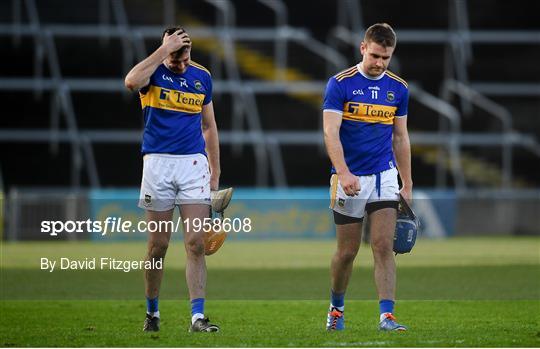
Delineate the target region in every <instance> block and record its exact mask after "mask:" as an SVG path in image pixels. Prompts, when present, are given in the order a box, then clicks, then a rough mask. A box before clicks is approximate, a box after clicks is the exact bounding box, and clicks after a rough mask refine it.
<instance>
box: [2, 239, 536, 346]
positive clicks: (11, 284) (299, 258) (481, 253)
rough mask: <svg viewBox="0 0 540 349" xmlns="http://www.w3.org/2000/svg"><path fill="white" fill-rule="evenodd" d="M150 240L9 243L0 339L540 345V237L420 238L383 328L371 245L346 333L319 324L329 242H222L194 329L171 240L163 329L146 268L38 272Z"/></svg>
mask: <svg viewBox="0 0 540 349" xmlns="http://www.w3.org/2000/svg"><path fill="white" fill-rule="evenodd" d="M144 250H145V244H144V242H133V243H111V244H105V243H91V242H51V243H3V244H2V248H1V258H2V259H1V269H0V271H1V274H0V281H1V283H0V346H2V347H11V346H17V347H21V346H60V347H63V346H70V347H72V346H75V347H79V346H80V347H82V346H99V347H101V346H105V347H123V346H130V347H161V346H164V347H172V346H174V347H190V346H194V347H245V346H252V347H288V346H294V347H342V346H344V347H402V346H413V347H419V346H421V347H432V346H434V347H440V346H451V347H456V346H457V347H477V346H482V347H500V346H504V347H516V346H520V347H523V346H525V347H538V346H540V327H539V322H540V256H539V253H540V239H538V238H474V239H473V238H460V239H449V240H438V241H432V240H420V241H419V242H418V244H417V246H416V247H415V250H414V252H413V254H411V255H401V256H398V257H397V264H398V294H397V298H398V302H397V306H396V315H397V316H398V319H399V320H400V322H402V323H404V324H406V325H408V326H409V328H410V331H408V332H406V333H379V332H378V331H377V318H378V305H377V302H376V301H375V298H376V293H375V287H374V284H373V277H372V267H371V266H372V261H371V259H372V258H371V251H370V250H369V249H368V248H366V247H363V248H362V249H361V251H360V253H359V256H358V257H357V260H356V265H355V269H354V273H353V276H352V279H351V284H350V287H349V290H348V294H347V297H346V312H345V314H346V315H345V316H346V326H347V329H346V331H343V332H340V333H327V332H326V331H325V330H324V324H325V317H326V310H327V306H328V293H329V270H328V269H329V268H328V265H329V261H330V257H331V255H332V253H333V250H334V242H333V241H285V242H280V241H277V242H276V241H272V242H270V241H265V242H257V243H254V242H239V241H232V240H231V241H227V242H226V244H225V245H224V247H223V249H222V250H221V251H220V252H219V253H218V254H216V255H214V256H211V257H209V258H208V259H207V261H208V269H209V275H208V296H207V298H208V301H207V306H206V313H207V315H208V316H209V317H210V318H211V319H212V320H213V321H215V322H216V323H218V324H219V325H220V326H221V328H222V331H221V332H220V333H217V334H189V333H188V332H187V328H188V325H189V324H188V322H189V303H188V301H187V289H186V286H185V281H184V275H183V273H184V271H183V268H184V263H183V261H184V257H185V256H184V252H183V247H182V246H181V242H180V241H178V240H176V241H175V242H174V243H173V245H172V246H171V247H170V248H169V252H168V256H167V261H166V267H165V277H164V281H163V289H162V293H161V296H160V312H161V315H162V326H161V328H162V330H161V331H160V332H159V333H157V334H147V333H143V332H142V331H141V328H142V321H143V319H144V312H145V302H144V294H143V279H142V272H140V271H131V272H128V273H124V272H122V271H100V270H81V271H65V270H64V271H54V272H52V273H50V272H48V271H42V270H40V268H39V259H40V258H41V257H47V258H50V259H55V258H60V257H69V258H78V259H84V258H86V257H100V256H107V257H115V258H118V259H128V260H129V259H131V260H137V259H139V258H141V256H143V255H144Z"/></svg>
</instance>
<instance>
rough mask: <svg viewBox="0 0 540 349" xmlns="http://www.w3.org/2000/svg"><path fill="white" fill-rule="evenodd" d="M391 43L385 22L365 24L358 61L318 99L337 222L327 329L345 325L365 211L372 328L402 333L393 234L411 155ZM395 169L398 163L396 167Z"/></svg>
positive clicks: (407, 190)
mask: <svg viewBox="0 0 540 349" xmlns="http://www.w3.org/2000/svg"><path fill="white" fill-rule="evenodd" d="M395 46H396V35H395V33H394V30H393V29H392V28H391V27H390V26H389V25H388V24H386V23H378V24H374V25H372V26H371V27H369V28H368V29H367V31H366V33H365V36H364V40H363V41H362V43H361V46H360V51H361V54H362V56H363V59H362V61H361V62H360V63H358V64H357V65H355V66H353V67H351V68H349V69H346V70H344V71H342V72H340V73H338V74H336V75H335V76H333V77H332V78H330V79H329V81H328V85H327V87H326V93H325V97H324V105H323V119H324V120H323V122H324V140H325V144H326V149H327V152H328V155H329V157H330V160H331V161H332V165H333V167H332V176H331V181H330V183H331V188H330V195H331V200H330V208H331V209H332V210H333V214H334V222H335V224H336V237H337V251H336V252H335V254H334V257H333V258H332V263H331V286H332V289H331V304H330V309H329V312H328V316H327V323H326V328H327V329H328V330H342V329H344V326H345V324H344V316H343V315H344V307H345V303H344V299H345V291H346V290H347V285H348V283H349V278H350V275H351V271H352V267H353V262H354V259H355V257H356V254H357V252H358V248H359V247H360V241H361V234H362V220H363V217H364V215H365V213H366V212H367V214H368V215H369V220H370V226H371V248H372V251H373V259H374V268H375V270H374V274H375V284H376V287H377V293H378V298H379V310H380V316H379V329H380V330H383V331H394V330H397V331H404V330H406V327H405V326H403V325H400V324H398V323H397V322H396V319H395V317H394V315H393V313H394V302H395V287H396V264H395V260H394V255H393V251H392V249H393V238H394V231H395V228H396V217H397V208H398V202H399V195H400V190H399V186H398V179H397V176H398V173H399V176H400V177H401V181H402V184H403V186H402V188H401V194H402V195H403V196H404V197H405V199H406V200H409V201H410V200H411V199H412V186H413V183H412V176H411V153H410V143H409V135H408V131H407V108H408V98H409V91H408V87H407V83H406V82H405V81H404V80H403V79H401V78H400V77H398V76H397V75H395V74H394V73H392V72H390V71H388V70H387V68H388V65H389V63H390V60H391V58H392V54H393V53H394V49H395ZM396 168H397V169H396Z"/></svg>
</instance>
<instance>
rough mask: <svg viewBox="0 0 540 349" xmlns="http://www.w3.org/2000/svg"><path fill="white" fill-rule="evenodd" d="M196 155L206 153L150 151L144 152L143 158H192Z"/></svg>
mask: <svg viewBox="0 0 540 349" xmlns="http://www.w3.org/2000/svg"><path fill="white" fill-rule="evenodd" d="M194 156H204V155H203V154H201V153H195V154H169V153H150V154H144V156H143V159H146V158H148V157H153V158H169V159H186V158H192V157H194Z"/></svg>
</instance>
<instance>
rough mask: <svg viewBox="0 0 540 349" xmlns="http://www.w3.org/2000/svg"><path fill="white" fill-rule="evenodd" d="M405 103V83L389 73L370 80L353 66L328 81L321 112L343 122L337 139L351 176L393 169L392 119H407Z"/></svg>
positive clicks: (407, 96)
mask: <svg viewBox="0 0 540 349" xmlns="http://www.w3.org/2000/svg"><path fill="white" fill-rule="evenodd" d="M408 103H409V90H408V87H407V83H406V82H405V81H404V80H403V79H401V78H400V77H398V76H396V75H395V74H393V73H392V72H390V71H386V72H385V73H383V74H382V75H380V76H379V77H377V78H371V77H368V76H366V75H364V74H363V72H362V71H361V69H360V65H356V66H354V67H351V68H349V69H346V70H344V71H342V72H340V73H339V74H336V75H335V76H333V77H331V78H330V79H329V80H328V85H327V86H326V93H325V96H324V104H323V110H324V111H330V112H334V113H338V114H340V115H341V116H342V118H343V119H342V123H341V128H340V131H339V136H340V140H341V144H342V146H343V152H344V155H345V162H346V163H347V166H348V168H349V171H351V173H352V174H354V175H356V176H363V175H370V174H376V173H379V172H382V171H385V170H388V169H389V168H392V167H395V166H394V165H395V158H394V153H393V151H392V130H393V124H394V118H399V117H404V116H406V115H407V107H408ZM332 173H335V169H334V168H332Z"/></svg>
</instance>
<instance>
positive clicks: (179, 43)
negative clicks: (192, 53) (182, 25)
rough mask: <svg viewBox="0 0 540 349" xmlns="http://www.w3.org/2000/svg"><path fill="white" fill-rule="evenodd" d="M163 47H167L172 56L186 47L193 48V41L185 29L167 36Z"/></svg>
mask: <svg viewBox="0 0 540 349" xmlns="http://www.w3.org/2000/svg"><path fill="white" fill-rule="evenodd" d="M163 46H165V47H167V52H168V53H169V54H170V53H173V52H176V51H178V50H179V49H181V48H182V47H184V46H189V47H191V39H190V37H189V35H188V34H187V33H186V32H185V31H183V29H179V30H177V31H175V32H174V33H172V34H165V36H164V37H163Z"/></svg>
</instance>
